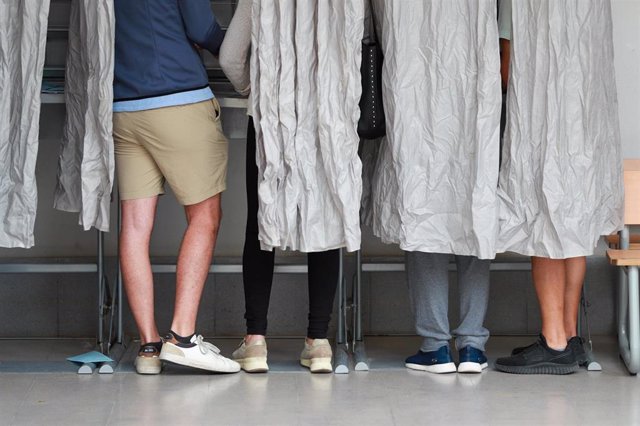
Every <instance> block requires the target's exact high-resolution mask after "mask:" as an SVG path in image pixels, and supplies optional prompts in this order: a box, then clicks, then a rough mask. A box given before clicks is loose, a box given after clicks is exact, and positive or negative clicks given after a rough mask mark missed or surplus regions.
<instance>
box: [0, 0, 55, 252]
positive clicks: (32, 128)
mask: <svg viewBox="0 0 640 426" xmlns="http://www.w3.org/2000/svg"><path fill="white" fill-rule="evenodd" d="M48 17H49V0H38V1H28V0H0V247H22V248H29V247H32V246H33V244H34V239H33V228H34V224H35V218H36V210H37V204H38V193H37V188H36V178H35V167H36V157H37V154H38V132H39V120H40V90H41V86H42V72H43V68H44V57H45V56H44V55H45V48H46V41H47V19H48Z"/></svg>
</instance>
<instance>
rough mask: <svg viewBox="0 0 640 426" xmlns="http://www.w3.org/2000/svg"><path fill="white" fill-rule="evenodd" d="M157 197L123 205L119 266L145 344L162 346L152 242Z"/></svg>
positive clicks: (127, 201) (124, 202) (128, 201)
mask: <svg viewBox="0 0 640 426" xmlns="http://www.w3.org/2000/svg"><path fill="white" fill-rule="evenodd" d="M157 203H158V197H157V196H156V197H152V198H143V199H139V200H126V201H122V204H121V205H122V231H121V232H120V264H121V267H122V276H123V279H124V288H125V290H126V292H127V299H128V301H129V306H130V307H131V311H132V312H133V317H134V319H135V321H136V324H137V326H138V330H139V331H140V339H141V341H142V344H145V343H149V342H159V341H160V335H159V334H158V329H157V327H156V322H155V318H154V306H153V275H152V273H151V262H150V260H149V240H150V238H151V231H152V230H153V221H154V218H155V215H156V206H157Z"/></svg>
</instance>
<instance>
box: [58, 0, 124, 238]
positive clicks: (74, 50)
mask: <svg viewBox="0 0 640 426" xmlns="http://www.w3.org/2000/svg"><path fill="white" fill-rule="evenodd" d="M114 40H115V20H114V10H113V0H74V1H73V3H72V5H71V18H70V24H69V45H68V50H67V72H66V81H65V99H66V104H67V115H66V120H65V126H64V131H63V137H62V146H61V150H60V156H59V159H58V180H57V184H56V190H55V198H54V207H55V208H56V209H58V210H63V211H68V212H77V213H80V215H79V223H80V225H81V226H82V227H83V228H84V229H85V230H89V229H91V228H92V227H95V228H96V229H98V230H100V231H105V232H106V231H109V204H110V202H111V189H112V187H113V175H114V168H115V160H114V153H113V138H112V107H113V69H114V44H115V42H114Z"/></svg>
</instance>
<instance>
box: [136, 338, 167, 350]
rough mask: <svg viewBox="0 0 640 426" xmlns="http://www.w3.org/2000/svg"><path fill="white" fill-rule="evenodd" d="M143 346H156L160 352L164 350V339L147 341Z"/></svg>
mask: <svg viewBox="0 0 640 426" xmlns="http://www.w3.org/2000/svg"><path fill="white" fill-rule="evenodd" d="M141 346H142V347H143V348H144V347H145V346H153V347H154V348H156V349H157V350H158V352H160V351H161V350H162V340H161V341H159V342H147V343H145V344H144V345H141Z"/></svg>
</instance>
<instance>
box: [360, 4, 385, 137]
mask: <svg viewBox="0 0 640 426" xmlns="http://www.w3.org/2000/svg"><path fill="white" fill-rule="evenodd" d="M368 6H369V9H368V12H367V20H368V24H367V25H366V27H367V29H368V30H367V34H365V36H364V38H363V40H362V66H361V67H360V73H361V74H362V97H361V98H360V121H358V135H359V136H360V137H361V138H362V139H378V138H381V137H383V136H384V135H385V134H386V133H387V130H386V125H385V115H384V106H383V103H382V63H383V55H382V49H381V48H380V45H379V44H378V39H377V37H376V29H375V23H374V17H373V6H372V5H371V2H370V1H369V2H368Z"/></svg>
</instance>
